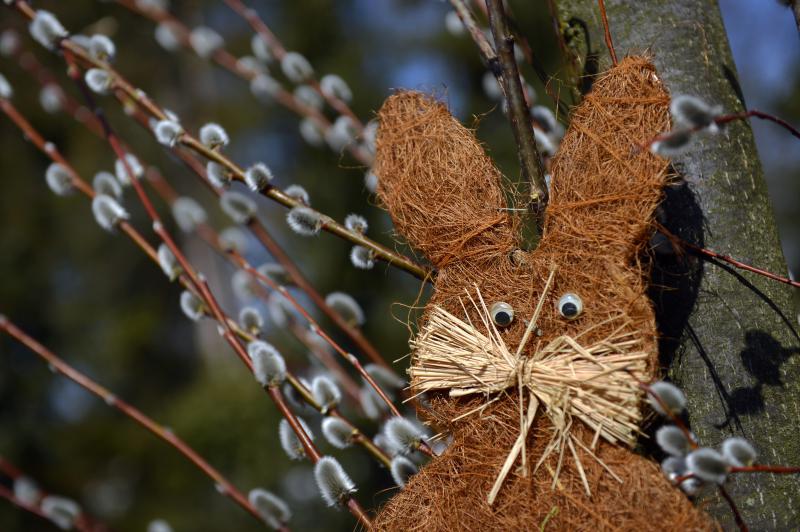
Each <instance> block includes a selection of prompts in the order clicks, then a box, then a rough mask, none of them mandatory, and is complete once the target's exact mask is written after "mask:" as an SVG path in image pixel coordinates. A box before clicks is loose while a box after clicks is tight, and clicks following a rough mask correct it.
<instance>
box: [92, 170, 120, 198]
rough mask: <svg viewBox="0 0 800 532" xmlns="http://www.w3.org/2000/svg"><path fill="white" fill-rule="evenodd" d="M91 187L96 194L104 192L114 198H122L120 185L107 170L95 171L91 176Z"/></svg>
mask: <svg viewBox="0 0 800 532" xmlns="http://www.w3.org/2000/svg"><path fill="white" fill-rule="evenodd" d="M92 188H93V189H94V191H95V192H96V193H97V194H105V195H106V196H111V197H112V198H114V199H115V200H120V199H122V185H120V184H119V181H117V178H116V177H114V175H113V174H111V173H109V172H102V171H101V172H97V173H96V174H95V175H94V178H92Z"/></svg>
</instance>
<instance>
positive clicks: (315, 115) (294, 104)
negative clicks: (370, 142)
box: [117, 0, 372, 166]
mask: <svg viewBox="0 0 800 532" xmlns="http://www.w3.org/2000/svg"><path fill="white" fill-rule="evenodd" d="M117 3H118V4H120V5H121V6H123V7H125V8H127V9H129V10H131V11H133V12H134V13H138V14H140V15H142V16H144V17H146V18H149V19H150V20H152V21H154V22H157V23H168V24H170V27H171V28H173V29H174V30H175V31H177V32H178V34H179V35H178V36H179V41H180V43H181V45H182V46H183V47H184V48H190V47H191V45H190V43H189V34H190V33H191V31H190V30H189V28H188V27H186V25H185V24H183V22H181V21H180V19H178V18H177V17H175V16H173V15H172V14H170V13H169V12H168V11H165V10H163V9H160V8H158V7H146V8H143V7H140V6H139V5H138V4H137V3H136V2H135V1H134V0H117ZM284 53H285V51H284ZM211 57H212V59H213V60H214V62H215V63H217V64H218V65H219V66H221V67H222V68H224V69H226V70H228V71H229V72H230V73H232V74H233V75H235V76H237V77H239V78H241V79H243V80H245V81H248V82H249V81H252V80H253V78H255V77H256V75H257V73H255V72H252V71H250V70H248V69H245V68H243V67H242V66H241V65H240V64H239V62H238V60H237V59H236V58H235V57H234V56H233V55H231V54H230V53H229V52H227V51H226V50H224V49H223V48H220V49H218V50H215V51H214V52H213V53H212V56H211ZM314 85H316V86H314ZM312 88H314V89H315V90H319V84H318V83H315V84H313V85H312ZM320 94H321V91H320ZM323 97H324V95H323ZM273 98H274V99H275V101H276V102H278V103H279V104H280V105H282V106H284V107H286V108H287V109H289V110H290V111H292V112H294V113H295V114H297V115H298V116H301V117H307V118H310V119H311V120H313V121H314V123H315V124H317V127H319V128H320V130H321V131H322V132H323V133H324V132H326V131H328V129H330V128H331V122H330V121H329V120H328V119H327V118H325V115H323V114H322V113H321V112H319V111H318V110H316V109H314V108H313V107H309V106H307V105H305V104H304V103H302V102H300V101H298V100H297V98H295V97H294V95H293V94H292V93H291V92H289V91H287V90H285V89H283V88H280V89H279V90H278V91H277V93H276V94H275V95H274V96H273ZM326 99H327V98H326ZM342 103H344V102H342ZM337 110H339V109H337ZM350 115H352V116H351V119H354V120H355V122H354V123H355V125H356V127H359V128H363V126H362V125H361V122H360V121H359V120H358V118H357V117H356V116H355V115H354V114H352V112H351V113H350ZM350 115H348V116H350ZM346 149H347V151H349V152H350V153H351V155H353V157H355V158H356V160H358V161H359V162H360V163H362V164H364V165H366V166H371V165H372V157H371V156H370V155H369V154H368V153H367V152H366V150H364V149H363V148H362V147H361V146H359V145H358V144H356V143H350V144H349V145H348V146H347V147H346Z"/></svg>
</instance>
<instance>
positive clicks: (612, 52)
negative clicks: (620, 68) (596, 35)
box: [597, 0, 617, 66]
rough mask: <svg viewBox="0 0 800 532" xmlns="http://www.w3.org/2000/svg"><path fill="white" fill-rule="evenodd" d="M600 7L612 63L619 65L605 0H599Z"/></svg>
mask: <svg viewBox="0 0 800 532" xmlns="http://www.w3.org/2000/svg"><path fill="white" fill-rule="evenodd" d="M597 5H598V7H599V8H600V17H601V18H602V19H603V34H604V37H605V39H606V47H607V48H608V53H609V55H610V56H611V63H612V64H613V65H614V66H617V52H616V50H614V42H613V41H612V40H611V29H610V28H609V27H608V16H607V15H606V4H605V2H604V1H603V0H597Z"/></svg>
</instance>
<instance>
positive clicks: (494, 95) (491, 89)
mask: <svg viewBox="0 0 800 532" xmlns="http://www.w3.org/2000/svg"><path fill="white" fill-rule="evenodd" d="M481 87H483V92H484V94H486V97H487V98H489V99H490V100H493V101H496V102H499V101H500V100H502V99H503V91H502V90H501V89H500V84H499V83H498V82H497V78H496V77H495V76H494V74H492V73H491V72H489V71H487V72H486V73H484V75H483V78H481Z"/></svg>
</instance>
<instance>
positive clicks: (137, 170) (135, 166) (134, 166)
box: [114, 153, 144, 187]
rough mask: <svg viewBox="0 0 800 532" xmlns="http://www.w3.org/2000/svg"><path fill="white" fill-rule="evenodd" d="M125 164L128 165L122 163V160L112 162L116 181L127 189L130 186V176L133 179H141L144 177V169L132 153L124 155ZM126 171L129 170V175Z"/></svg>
mask: <svg viewBox="0 0 800 532" xmlns="http://www.w3.org/2000/svg"><path fill="white" fill-rule="evenodd" d="M125 162H126V163H128V164H127V165H126V164H125V163H123V162H122V159H117V160H116V161H114V174H116V176H117V179H118V180H119V182H120V183H121V184H122V185H123V186H126V187H128V186H131V184H132V183H131V174H133V177H134V178H135V179H141V177H142V176H143V175H144V167H143V166H142V163H140V162H139V159H137V158H136V156H135V155H133V154H132V153H127V154H125ZM128 170H130V173H129V172H128Z"/></svg>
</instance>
